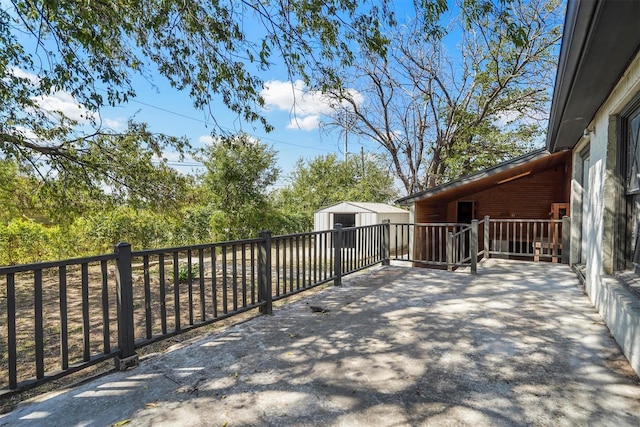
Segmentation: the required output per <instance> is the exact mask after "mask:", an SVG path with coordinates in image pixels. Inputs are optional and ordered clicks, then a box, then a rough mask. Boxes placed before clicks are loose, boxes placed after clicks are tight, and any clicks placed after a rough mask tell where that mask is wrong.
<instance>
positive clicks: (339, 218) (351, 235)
mask: <svg viewBox="0 0 640 427" xmlns="http://www.w3.org/2000/svg"><path fill="white" fill-rule="evenodd" d="M333 224H334V226H335V224H342V228H350V227H355V226H356V214H354V213H347V214H333ZM355 245H356V231H355V230H348V231H343V232H342V247H343V248H355Z"/></svg>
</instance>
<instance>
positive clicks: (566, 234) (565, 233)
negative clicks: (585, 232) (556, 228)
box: [561, 215, 571, 264]
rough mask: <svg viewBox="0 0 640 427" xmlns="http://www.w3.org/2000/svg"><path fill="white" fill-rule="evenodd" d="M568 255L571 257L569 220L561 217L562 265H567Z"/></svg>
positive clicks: (566, 217)
mask: <svg viewBox="0 0 640 427" xmlns="http://www.w3.org/2000/svg"><path fill="white" fill-rule="evenodd" d="M569 255H571V218H570V217H568V216H566V215H565V216H563V217H562V261H561V262H562V263H563V264H569Z"/></svg>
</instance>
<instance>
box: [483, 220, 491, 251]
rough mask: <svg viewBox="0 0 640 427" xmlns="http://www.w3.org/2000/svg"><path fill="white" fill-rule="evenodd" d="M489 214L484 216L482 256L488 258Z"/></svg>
mask: <svg viewBox="0 0 640 427" xmlns="http://www.w3.org/2000/svg"><path fill="white" fill-rule="evenodd" d="M489 220H490V218H489V215H486V216H485V217H484V258H485V259H489V249H490V248H489V233H490V231H489V230H490V228H489Z"/></svg>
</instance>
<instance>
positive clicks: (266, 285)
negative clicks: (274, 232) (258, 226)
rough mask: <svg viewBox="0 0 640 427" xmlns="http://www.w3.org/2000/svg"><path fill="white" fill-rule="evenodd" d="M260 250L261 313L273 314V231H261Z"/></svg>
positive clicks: (259, 296)
mask: <svg viewBox="0 0 640 427" xmlns="http://www.w3.org/2000/svg"><path fill="white" fill-rule="evenodd" d="M260 238H261V239H264V240H263V241H262V242H260V251H259V252H258V301H260V303H261V304H262V305H261V306H260V313H262V314H273V295H272V289H271V231H262V232H260Z"/></svg>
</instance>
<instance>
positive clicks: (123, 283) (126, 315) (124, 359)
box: [115, 242, 139, 371]
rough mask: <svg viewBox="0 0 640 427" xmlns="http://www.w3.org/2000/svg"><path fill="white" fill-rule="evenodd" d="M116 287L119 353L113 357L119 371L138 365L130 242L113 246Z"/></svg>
mask: <svg viewBox="0 0 640 427" xmlns="http://www.w3.org/2000/svg"><path fill="white" fill-rule="evenodd" d="M115 253H116V254H117V255H118V257H117V258H116V288H117V292H118V301H117V313H118V347H119V349H120V354H119V355H118V356H117V357H116V358H115V364H116V369H118V370H120V371H124V370H127V369H128V368H133V367H135V366H138V364H139V360H138V354H137V353H136V343H135V335H134V329H133V280H132V277H131V244H129V243H124V242H120V243H118V244H117V245H116V246H115Z"/></svg>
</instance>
